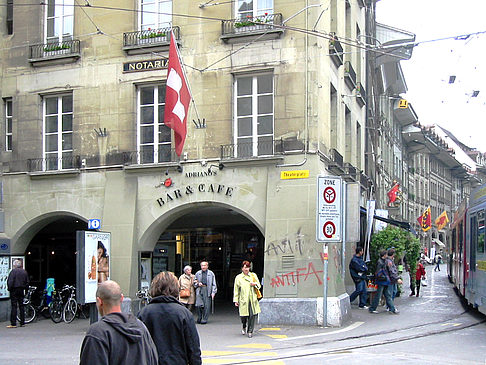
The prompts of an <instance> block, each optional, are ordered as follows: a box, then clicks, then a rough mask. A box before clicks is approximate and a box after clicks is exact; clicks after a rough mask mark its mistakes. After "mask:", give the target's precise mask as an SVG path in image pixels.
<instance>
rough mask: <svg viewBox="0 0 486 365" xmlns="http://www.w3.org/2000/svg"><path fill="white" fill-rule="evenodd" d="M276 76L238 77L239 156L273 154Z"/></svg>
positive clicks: (236, 139) (236, 126) (236, 140)
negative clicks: (274, 83) (274, 84)
mask: <svg viewBox="0 0 486 365" xmlns="http://www.w3.org/2000/svg"><path fill="white" fill-rule="evenodd" d="M273 88H274V87H273V74H261V75H256V76H240V77H236V79H235V84H234V95H235V103H234V131H235V133H234V143H235V145H236V155H237V157H251V156H265V155H273V152H274V145H273V133H274V125H273V124H274V119H273V113H274V106H273V103H274V101H273Z"/></svg>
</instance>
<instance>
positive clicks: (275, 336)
mask: <svg viewBox="0 0 486 365" xmlns="http://www.w3.org/2000/svg"><path fill="white" fill-rule="evenodd" d="M265 336H267V337H270V338H279V339H282V338H287V337H288V336H287V335H265Z"/></svg>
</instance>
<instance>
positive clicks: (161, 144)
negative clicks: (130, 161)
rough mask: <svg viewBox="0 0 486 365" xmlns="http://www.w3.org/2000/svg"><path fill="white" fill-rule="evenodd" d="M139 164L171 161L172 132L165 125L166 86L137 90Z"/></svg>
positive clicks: (151, 86) (152, 86) (153, 86)
mask: <svg viewBox="0 0 486 365" xmlns="http://www.w3.org/2000/svg"><path fill="white" fill-rule="evenodd" d="M137 105H138V111H137V131H138V133H137V147H138V148H137V152H138V161H137V162H138V163H139V164H148V163H160V162H168V161H171V130H170V128H169V127H167V126H166V125H165V124H164V107H165V85H149V86H141V87H139V88H138V89H137Z"/></svg>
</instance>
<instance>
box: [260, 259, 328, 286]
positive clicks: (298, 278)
mask: <svg viewBox="0 0 486 365" xmlns="http://www.w3.org/2000/svg"><path fill="white" fill-rule="evenodd" d="M323 272H324V271H323V270H316V268H315V266H314V264H313V263H312V262H309V263H308V264H307V267H300V268H298V269H296V270H294V271H290V272H288V273H285V274H280V275H277V276H276V277H274V278H272V280H271V282H270V285H271V286H272V287H273V288H278V287H280V286H290V285H297V284H298V283H300V282H305V281H307V279H309V278H315V280H317V284H318V285H322V275H323Z"/></svg>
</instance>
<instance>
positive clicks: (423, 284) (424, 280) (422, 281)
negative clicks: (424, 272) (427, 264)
mask: <svg viewBox="0 0 486 365" xmlns="http://www.w3.org/2000/svg"><path fill="white" fill-rule="evenodd" d="M420 284H422V286H427V278H426V277H425V276H424V277H422V279H421V280H420Z"/></svg>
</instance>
